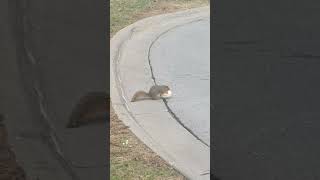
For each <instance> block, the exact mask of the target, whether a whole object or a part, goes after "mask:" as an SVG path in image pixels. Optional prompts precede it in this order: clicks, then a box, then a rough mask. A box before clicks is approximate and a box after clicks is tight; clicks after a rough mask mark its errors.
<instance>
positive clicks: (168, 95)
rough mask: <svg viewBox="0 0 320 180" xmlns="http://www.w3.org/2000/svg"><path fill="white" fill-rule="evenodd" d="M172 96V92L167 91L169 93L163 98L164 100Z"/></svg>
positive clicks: (163, 95)
mask: <svg viewBox="0 0 320 180" xmlns="http://www.w3.org/2000/svg"><path fill="white" fill-rule="evenodd" d="M171 96H172V92H171V90H169V91H167V93H164V94H162V95H161V97H163V98H169V97H171Z"/></svg>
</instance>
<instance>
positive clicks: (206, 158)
mask: <svg viewBox="0 0 320 180" xmlns="http://www.w3.org/2000/svg"><path fill="white" fill-rule="evenodd" d="M209 13H210V11H209V7H203V8H197V9H191V10H187V11H182V12H178V13H172V14H165V15H159V16H154V17H150V18H146V19H143V20H141V21H138V22H136V23H134V24H132V25H130V26H128V27H126V28H124V29H122V30H120V31H119V32H118V33H117V34H116V35H115V36H114V37H113V38H112V39H111V49H110V68H111V69H110V74H111V81H110V82H111V83H110V84H111V87H110V88H111V101H112V105H113V108H114V110H115V112H116V113H117V115H118V117H119V118H120V119H121V120H122V121H123V122H124V123H125V124H126V125H127V126H129V127H130V129H131V131H132V132H133V133H134V134H135V135H136V136H137V137H138V138H139V139H141V140H142V141H143V142H144V143H145V144H146V145H147V146H149V147H150V148H151V149H152V150H153V151H154V152H156V153H157V154H158V155H160V156H161V157H162V158H163V159H164V160H166V161H167V162H168V163H169V164H170V165H172V166H173V167H175V168H176V169H177V170H178V171H180V172H181V173H182V174H184V175H185V176H186V177H187V178H189V179H199V180H200V179H201V180H202V179H210V174H209V173H210V147H208V146H207V145H205V144H203V143H202V142H201V141H199V140H198V139H197V138H195V137H194V136H193V135H192V134H191V133H190V132H188V131H187V130H186V129H185V128H184V127H182V126H181V125H180V124H179V123H178V122H177V121H176V120H175V119H174V118H173V117H172V116H171V114H170V113H169V112H168V110H167V109H166V107H165V104H164V102H163V101H143V102H139V103H138V104H135V103H131V102H130V97H131V96H132V94H133V93H134V92H135V91H136V90H141V89H148V88H149V87H150V86H151V85H153V84H154V82H153V80H152V78H151V70H150V67H149V64H148V53H149V52H148V50H149V47H150V45H151V44H152V43H153V42H154V41H155V40H156V39H157V37H159V36H161V34H163V33H165V32H167V31H169V30H171V29H174V28H176V27H179V26H183V25H186V24H189V23H193V22H197V21H201V20H203V19H208V18H209Z"/></svg>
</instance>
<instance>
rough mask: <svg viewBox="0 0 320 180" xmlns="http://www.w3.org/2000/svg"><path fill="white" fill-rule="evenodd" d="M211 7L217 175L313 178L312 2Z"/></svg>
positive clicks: (317, 169)
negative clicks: (212, 18)
mask: <svg viewBox="0 0 320 180" xmlns="http://www.w3.org/2000/svg"><path fill="white" fill-rule="evenodd" d="M215 8H216V11H215V12H216V13H215V15H214V18H215V19H214V24H213V28H214V31H213V32H214V33H213V41H212V46H213V47H212V48H213V56H212V58H213V71H212V73H213V75H214V80H213V87H214V89H213V91H214V94H213V103H214V106H215V112H213V118H214V121H213V122H212V129H211V132H212V135H213V146H214V148H213V149H214V151H213V152H212V154H213V168H214V172H215V173H216V175H218V176H219V177H220V178H221V180H234V179H237V180H251V179H259V180H271V179H281V180H287V179H288V180H300V179H319V177H320V166H319V161H318V160H319V151H320V144H319V143H318V141H319V137H320V131H319V130H320V121H319V116H320V114H319V107H320V104H319V102H320V96H319V92H320V84H319V80H320V71H319V70H320V64H319V57H320V56H319V55H320V52H319V42H320V34H319V30H320V25H319V15H320V14H319V9H320V4H319V2H317V1H312V0H307V1H303V2H302V1H301V2H293V1H241V2H240V1H236V0H234V1H233V0H230V1H223V2H222V1H220V2H218V1H216V2H215Z"/></svg>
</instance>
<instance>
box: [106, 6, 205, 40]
mask: <svg viewBox="0 0 320 180" xmlns="http://www.w3.org/2000/svg"><path fill="white" fill-rule="evenodd" d="M209 1H210V0H110V32H111V37H112V36H113V35H114V34H115V33H116V32H117V31H119V30H120V29H122V28H124V27H126V26H128V25H129V24H132V23H134V22H136V21H137V20H139V19H142V18H144V17H148V16H153V15H157V14H163V13H169V12H175V11H178V10H184V9H190V8H195V7H201V6H206V5H209Z"/></svg>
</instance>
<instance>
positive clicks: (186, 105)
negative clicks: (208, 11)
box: [150, 17, 210, 145]
mask: <svg viewBox="0 0 320 180" xmlns="http://www.w3.org/2000/svg"><path fill="white" fill-rule="evenodd" d="M150 62H151V66H152V67H154V68H153V74H154V76H155V78H156V81H157V83H158V84H168V85H169V86H170V87H171V89H172V91H173V92H174V98H172V99H170V100H169V101H168V105H169V107H170V108H171V110H172V111H173V112H174V113H175V114H176V115H177V117H179V119H180V120H181V122H182V123H183V124H184V125H185V126H186V127H188V128H189V129H190V130H191V131H192V132H194V134H195V135H197V136H198V137H199V138H200V139H201V140H202V141H204V142H205V143H206V144H208V145H209V144H210V21H209V17H208V18H207V19H204V20H201V21H197V22H193V23H190V24H186V25H183V26H180V27H177V28H174V29H172V30H170V31H169V32H167V33H165V34H162V35H161V36H160V37H159V38H158V39H157V41H155V43H154V44H153V46H152V47H151V50H150Z"/></svg>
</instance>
